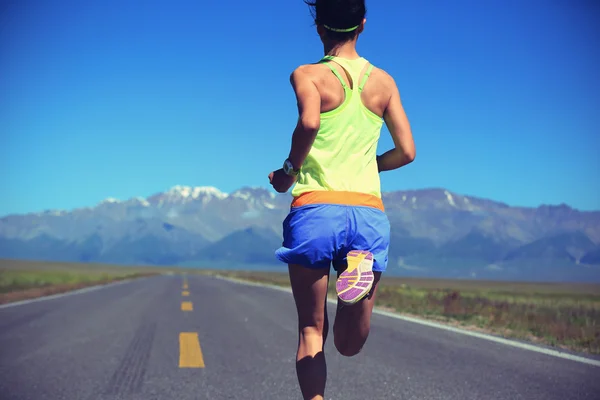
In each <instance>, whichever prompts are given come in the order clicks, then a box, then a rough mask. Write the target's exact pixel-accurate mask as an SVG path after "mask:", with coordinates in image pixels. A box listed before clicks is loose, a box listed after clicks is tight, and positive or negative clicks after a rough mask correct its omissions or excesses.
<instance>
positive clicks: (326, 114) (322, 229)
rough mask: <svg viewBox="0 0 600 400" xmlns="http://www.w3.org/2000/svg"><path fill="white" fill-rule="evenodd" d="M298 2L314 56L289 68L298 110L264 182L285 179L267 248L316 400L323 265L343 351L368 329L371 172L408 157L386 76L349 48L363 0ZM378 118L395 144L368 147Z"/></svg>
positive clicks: (374, 272) (384, 221)
mask: <svg viewBox="0 0 600 400" xmlns="http://www.w3.org/2000/svg"><path fill="white" fill-rule="evenodd" d="M305 2H306V1H305ZM307 4H308V5H309V7H310V8H311V11H312V12H313V17H314V19H315V23H316V29H317V32H318V34H319V37H320V39H321V42H322V44H323V50H324V56H323V58H322V59H321V60H320V61H318V62H317V63H314V64H307V65H301V66H300V67H298V68H297V69H296V70H295V71H294V72H293V73H292V74H291V78H290V80H291V85H292V87H293V89H294V92H295V94H296V99H297V104H298V112H299V118H298V122H297V126H296V128H295V130H294V133H293V135H292V143H291V150H290V153H289V156H288V158H287V159H286V160H285V162H284V163H283V168H281V169H279V170H277V171H273V172H271V173H270V174H269V181H270V183H271V185H272V186H273V188H274V189H275V190H276V191H277V192H279V193H285V192H287V191H288V190H289V189H290V188H291V187H292V186H294V185H295V186H294V188H293V189H292V192H291V193H292V197H293V200H292V204H291V207H290V212H289V214H288V216H287V217H286V219H285V220H284V222H283V244H282V247H281V248H279V249H278V250H277V251H276V256H277V258H278V259H279V260H280V261H282V262H284V263H287V264H288V270H289V276H290V282H291V286H292V292H293V296H294V300H295V302H296V309H297V312H298V330H299V338H298V350H297V354H296V372H297V376H298V382H299V385H300V390H301V392H302V394H303V397H304V398H305V399H323V396H324V392H325V383H326V379H327V368H326V363H325V354H324V344H325V340H326V338H327V334H328V331H329V322H328V316H327V308H326V297H327V289H328V285H329V272H330V267H331V266H333V268H334V269H335V270H336V272H337V282H336V291H337V294H338V307H337V310H336V315H335V321H334V325H333V335H334V338H333V340H334V344H335V347H336V348H337V350H338V351H339V352H340V354H342V355H344V356H347V357H351V356H354V355H356V354H358V353H359V352H360V351H361V349H362V348H363V346H364V344H365V342H366V340H367V337H368V335H369V331H370V321H371V314H372V310H373V305H374V302H375V294H376V290H377V285H378V282H379V279H380V277H381V274H382V272H384V271H385V269H386V266H387V260H388V248H389V240H390V223H389V221H388V218H387V216H386V214H385V212H384V206H383V202H382V198H381V190H380V180H379V173H380V172H382V171H390V170H394V169H397V168H400V167H402V166H404V165H406V164H409V163H411V162H412V161H413V160H414V158H415V145H414V141H413V137H412V132H411V128H410V124H409V122H408V119H407V117H406V114H405V112H404V109H403V106H402V102H401V100H400V94H399V91H398V88H397V87H396V83H395V81H394V79H393V78H392V77H391V76H390V75H388V74H387V73H386V72H385V71H383V70H382V69H380V68H377V67H374V66H373V64H371V63H370V62H369V61H368V60H366V59H365V58H363V57H361V56H360V55H359V54H358V53H357V50H356V43H357V40H358V37H359V36H360V34H362V33H363V32H364V29H365V23H366V19H365V16H366V7H365V0H316V1H315V2H311V3H307ZM384 122H385V124H386V126H387V128H388V130H389V132H390V134H391V136H392V139H393V141H394V144H395V148H394V149H391V150H389V151H387V152H385V153H383V154H382V155H380V156H377V153H376V151H377V144H378V141H379V136H380V131H381V128H382V125H383V123H384Z"/></svg>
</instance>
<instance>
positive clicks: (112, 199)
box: [100, 197, 121, 204]
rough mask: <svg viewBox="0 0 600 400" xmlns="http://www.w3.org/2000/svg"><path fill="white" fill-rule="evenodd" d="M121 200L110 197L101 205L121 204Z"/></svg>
mask: <svg viewBox="0 0 600 400" xmlns="http://www.w3.org/2000/svg"><path fill="white" fill-rule="evenodd" d="M120 202H121V201H120V200H117V199H115V198H114V197H108V198H106V199H104V200H102V202H101V203H100V204H115V203H120Z"/></svg>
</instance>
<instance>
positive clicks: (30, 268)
mask: <svg viewBox="0 0 600 400" xmlns="http://www.w3.org/2000/svg"><path fill="white" fill-rule="evenodd" d="M158 272H159V271H154V270H152V269H148V268H145V269H144V268H128V267H116V266H103V265H101V266H98V265H90V264H75V263H44V262H27V261H13V260H0V304H5V303H11V302H15V301H20V300H27V299H32V298H37V297H41V296H48V295H52V294H58V293H64V292H68V291H71V290H76V289H81V288H84V287H88V286H94V285H99V284H106V283H110V282H117V281H120V280H125V279H134V278H141V277H145V276H151V275H155V274H157V273H158Z"/></svg>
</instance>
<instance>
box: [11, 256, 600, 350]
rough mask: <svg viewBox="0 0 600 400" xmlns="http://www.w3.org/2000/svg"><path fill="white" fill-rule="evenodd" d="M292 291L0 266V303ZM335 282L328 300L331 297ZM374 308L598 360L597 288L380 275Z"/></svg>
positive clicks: (84, 267)
mask: <svg viewBox="0 0 600 400" xmlns="http://www.w3.org/2000/svg"><path fill="white" fill-rule="evenodd" d="M166 272H169V273H178V274H179V273H186V274H194V273H200V274H209V275H220V276H224V277H230V278H237V279H242V280H246V281H252V282H260V283H267V284H272V285H278V286H285V287H288V286H289V278H288V275H287V274H286V273H277V272H263V271H234V270H227V271H225V270H214V269H213V270H207V269H183V268H181V269H180V268H155V267H122V266H114V265H103V264H88V263H85V264H84V263H81V264H78V263H52V262H35V261H17V260H0V304H2V303H7V302H12V301H18V300H24V299H29V298H35V297H40V296H45V295H50V294H55V293H62V292H66V291H69V290H73V289H78V288H82V287H86V286H90V285H97V284H102V283H108V282H115V281H118V280H123V279H133V278H138V277H143V276H151V275H155V274H160V273H166ZM333 279H334V277H333V275H332V281H331V283H330V287H329V296H330V297H331V298H335V297H336V295H335V286H334V284H333ZM376 306H377V307H378V308H380V309H386V310H388V311H393V312H397V313H401V314H405V315H410V316H415V317H420V318H426V319H432V320H436V321H438V322H442V323H447V324H452V325H456V326H461V327H463V328H467V329H473V330H479V331H482V332H487V333H492V334H497V335H500V336H503V337H508V338H517V339H524V340H528V341H531V342H536V343H541V344H545V345H549V346H554V347H560V348H563V349H569V350H575V351H580V352H586V353H591V354H600V285H599V284H576V283H529V282H497V281H475V280H468V281H459V280H439V279H415V278H397V277H389V276H384V278H383V279H382V280H381V283H380V286H379V290H378V295H377V299H376Z"/></svg>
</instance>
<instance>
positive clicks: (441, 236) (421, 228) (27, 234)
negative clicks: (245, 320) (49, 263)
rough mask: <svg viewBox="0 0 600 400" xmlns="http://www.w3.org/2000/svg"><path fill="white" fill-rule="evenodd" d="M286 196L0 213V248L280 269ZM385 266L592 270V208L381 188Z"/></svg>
mask: <svg viewBox="0 0 600 400" xmlns="http://www.w3.org/2000/svg"><path fill="white" fill-rule="evenodd" d="M290 201H291V197H290V195H289V194H274V193H271V192H269V191H268V190H266V189H264V188H250V187H244V188H241V189H239V190H236V191H235V192H233V193H229V194H227V193H223V192H221V191H220V190H218V189H217V188H214V187H189V186H174V187H172V188H171V189H169V190H167V191H166V192H163V193H156V194H154V195H152V196H150V197H147V198H142V197H138V198H132V199H128V200H124V201H120V200H116V199H112V198H109V199H106V200H104V201H102V202H100V203H99V204H97V205H95V206H93V207H86V208H78V209H74V210H69V211H61V210H48V211H44V212H39V213H29V214H20V215H8V216H5V217H3V218H0V257H2V258H17V259H37V260H53V261H83V262H103V263H118V264H145V265H181V266H186V267H207V268H247V269H279V270H282V271H284V270H285V266H284V265H282V264H281V263H280V262H279V261H278V260H277V259H276V258H275V256H274V251H275V249H277V248H278V247H279V246H280V245H281V242H282V221H283V219H284V218H285V216H286V214H287V212H288V210H289V206H290ZM383 201H384V204H385V207H386V213H387V215H388V217H389V219H390V222H391V226H392V232H391V240H392V241H391V246H390V255H389V264H388V271H389V274H391V275H403V276H418V277H439V278H474V279H503V280H535V281H600V211H580V210H576V209H573V208H571V207H569V206H567V205H565V204H560V205H541V206H539V207H536V208H533V207H511V206H509V205H507V204H504V203H501V202H497V201H493V200H489V199H482V198H477V197H472V196H465V195H460V194H457V193H453V192H450V191H448V190H445V189H423V190H408V191H394V192H386V193H383Z"/></svg>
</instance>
